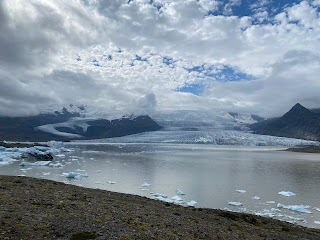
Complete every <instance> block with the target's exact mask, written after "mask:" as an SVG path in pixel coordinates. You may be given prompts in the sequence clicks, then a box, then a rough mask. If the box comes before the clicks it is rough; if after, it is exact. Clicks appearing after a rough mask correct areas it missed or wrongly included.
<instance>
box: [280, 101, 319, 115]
mask: <svg viewBox="0 0 320 240" xmlns="http://www.w3.org/2000/svg"><path fill="white" fill-rule="evenodd" d="M312 115H314V113H313V112H311V111H310V110H308V109H307V108H305V107H304V106H302V105H301V104H300V103H297V104H296V105H294V106H293V107H292V108H291V109H290V110H289V112H287V113H286V114H285V115H283V117H295V118H296V117H299V116H312Z"/></svg>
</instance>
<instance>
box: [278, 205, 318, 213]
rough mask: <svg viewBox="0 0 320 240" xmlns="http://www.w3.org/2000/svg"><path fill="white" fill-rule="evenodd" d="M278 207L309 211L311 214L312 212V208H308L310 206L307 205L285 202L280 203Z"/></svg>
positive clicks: (303, 211)
mask: <svg viewBox="0 0 320 240" xmlns="http://www.w3.org/2000/svg"><path fill="white" fill-rule="evenodd" d="M277 207H278V208H285V209H289V210H292V211H296V212H302V213H309V214H310V213H312V212H311V211H310V210H308V209H307V208H309V207H310V206H305V205H284V204H281V203H278V205H277Z"/></svg>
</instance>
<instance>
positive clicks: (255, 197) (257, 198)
mask: <svg viewBox="0 0 320 240" xmlns="http://www.w3.org/2000/svg"><path fill="white" fill-rule="evenodd" d="M252 199H254V200H260V199H261V198H260V197H258V196H254V197H253V198H252Z"/></svg>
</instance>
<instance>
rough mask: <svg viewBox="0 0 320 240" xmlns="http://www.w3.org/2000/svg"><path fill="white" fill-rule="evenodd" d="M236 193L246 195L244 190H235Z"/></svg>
mask: <svg viewBox="0 0 320 240" xmlns="http://www.w3.org/2000/svg"><path fill="white" fill-rule="evenodd" d="M237 192H238V193H246V192H247V191H246V190H237Z"/></svg>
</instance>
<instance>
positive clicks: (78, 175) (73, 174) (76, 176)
mask: <svg viewBox="0 0 320 240" xmlns="http://www.w3.org/2000/svg"><path fill="white" fill-rule="evenodd" d="M62 175H63V176H66V178H74V179H82V178H84V177H88V174H81V173H76V172H69V173H62Z"/></svg>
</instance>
